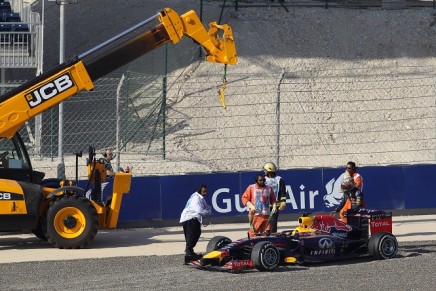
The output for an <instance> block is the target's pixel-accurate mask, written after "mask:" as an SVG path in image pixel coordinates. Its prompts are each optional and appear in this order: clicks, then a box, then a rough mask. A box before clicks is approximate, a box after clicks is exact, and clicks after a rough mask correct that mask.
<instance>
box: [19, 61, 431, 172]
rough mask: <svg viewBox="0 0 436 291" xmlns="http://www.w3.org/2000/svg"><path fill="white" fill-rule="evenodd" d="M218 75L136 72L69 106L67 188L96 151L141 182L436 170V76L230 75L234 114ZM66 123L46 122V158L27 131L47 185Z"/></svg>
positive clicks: (385, 72)
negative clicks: (371, 169)
mask: <svg viewBox="0 0 436 291" xmlns="http://www.w3.org/2000/svg"><path fill="white" fill-rule="evenodd" d="M211 66H212V65H211ZM201 68H203V69H201ZM209 68H210V67H209V64H205V63H203V64H202V65H201V66H194V65H193V66H191V68H190V69H188V70H183V71H181V72H178V71H174V72H173V73H172V74H169V75H167V76H164V75H146V74H138V73H132V72H129V73H127V74H125V75H124V76H123V77H122V78H103V79H100V80H98V81H97V82H96V84H95V89H94V91H92V92H82V93H80V94H78V95H77V96H75V97H74V98H70V99H68V100H66V101H64V129H63V133H64V135H63V137H62V141H63V142H62V144H63V152H64V156H65V164H66V174H67V177H70V178H72V177H74V173H75V156H74V153H76V152H79V151H83V154H84V157H82V158H80V159H79V174H80V176H81V177H83V176H84V175H85V174H86V170H85V166H86V165H85V157H87V150H88V146H89V145H91V146H94V147H95V148H96V149H97V153H98V157H101V155H100V152H102V151H103V150H104V149H105V148H106V147H110V148H112V149H113V150H114V151H115V152H117V159H116V160H115V161H114V163H116V165H117V167H119V166H121V167H124V166H126V165H130V166H133V173H134V175H136V176H142V175H172V174H183V173H210V172H229V171H231V172H237V171H252V170H258V169H259V170H260V169H261V167H262V165H263V164H264V163H265V162H267V161H271V162H274V163H276V164H277V165H278V166H279V167H280V168H281V169H295V168H316V167H338V166H339V167H340V166H343V165H345V164H346V163H347V162H348V161H349V160H352V161H355V162H357V164H358V165H359V166H376V165H394V164H395V165H398V164H434V163H435V162H436V105H435V100H436V99H435V97H436V95H435V84H436V76H435V73H434V72H435V71H436V68H435V67H434V66H422V65H417V66H399V65H398V64H397V65H395V64H394V63H392V64H387V65H384V66H380V65H378V66H371V65H365V66H363V65H361V64H349V65H348V66H344V65H342V66H340V67H335V66H332V67H325V68H319V67H317V68H316V69H308V68H302V69H295V68H283V69H282V70H281V71H277V72H272V73H251V74H249V73H246V74H233V73H232V72H231V70H229V72H228V73H227V84H226V88H225V101H226V106H227V108H226V109H224V108H223V106H222V104H221V102H220V99H219V93H218V91H219V89H221V88H222V84H223V75H222V72H221V73H211V70H209ZM57 114H58V111H57V109H56V108H54V109H51V110H48V111H46V112H45V113H43V114H42V131H41V144H40V147H36V146H35V143H34V140H35V139H34V135H35V130H34V129H35V120H31V121H30V122H29V123H28V124H27V126H26V127H24V128H23V129H22V130H21V133H22V135H23V136H24V140H25V142H26V144H27V146H28V147H29V148H30V153H31V155H32V157H31V158H32V160H33V166H34V168H36V169H37V170H40V171H43V172H46V173H47V176H46V177H55V176H56V163H57V139H58V115H57Z"/></svg>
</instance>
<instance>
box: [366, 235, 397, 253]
mask: <svg viewBox="0 0 436 291" xmlns="http://www.w3.org/2000/svg"><path fill="white" fill-rule="evenodd" d="M397 252H398V242H397V239H396V238H395V236H394V235H393V234H391V233H388V232H377V233H375V234H374V235H372V236H371V238H370V239H369V242H368V253H369V254H370V255H372V256H373V257H374V258H376V259H378V260H386V259H391V258H393V257H395V255H396V254H397Z"/></svg>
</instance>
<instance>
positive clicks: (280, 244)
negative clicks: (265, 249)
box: [275, 243, 286, 248]
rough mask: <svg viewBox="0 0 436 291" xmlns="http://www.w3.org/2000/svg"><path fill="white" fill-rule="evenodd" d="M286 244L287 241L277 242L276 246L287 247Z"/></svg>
mask: <svg viewBox="0 0 436 291" xmlns="http://www.w3.org/2000/svg"><path fill="white" fill-rule="evenodd" d="M285 245H286V244H285V243H275V246H276V247H279V248H282V247H285Z"/></svg>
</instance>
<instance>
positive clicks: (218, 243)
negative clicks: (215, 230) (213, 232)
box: [206, 236, 232, 253]
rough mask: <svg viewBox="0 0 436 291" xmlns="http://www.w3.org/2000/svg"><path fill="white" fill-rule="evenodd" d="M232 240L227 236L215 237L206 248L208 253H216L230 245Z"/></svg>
mask: <svg viewBox="0 0 436 291" xmlns="http://www.w3.org/2000/svg"><path fill="white" fill-rule="evenodd" d="M231 242H232V240H231V239H229V238H228V237H225V236H215V237H213V238H211V239H210V241H209V243H208V244H207V247H206V253H210V252H213V251H216V250H217V249H220V248H222V247H223V246H226V245H228V244H229V243H231Z"/></svg>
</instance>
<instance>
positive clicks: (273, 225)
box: [269, 208, 280, 233]
mask: <svg viewBox="0 0 436 291" xmlns="http://www.w3.org/2000/svg"><path fill="white" fill-rule="evenodd" d="M271 211H272V208H271ZM279 212H280V211H279V210H276V212H275V213H274V214H273V215H271V219H270V221H269V224H270V226H271V232H272V233H274V232H277V222H278V220H279Z"/></svg>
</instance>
